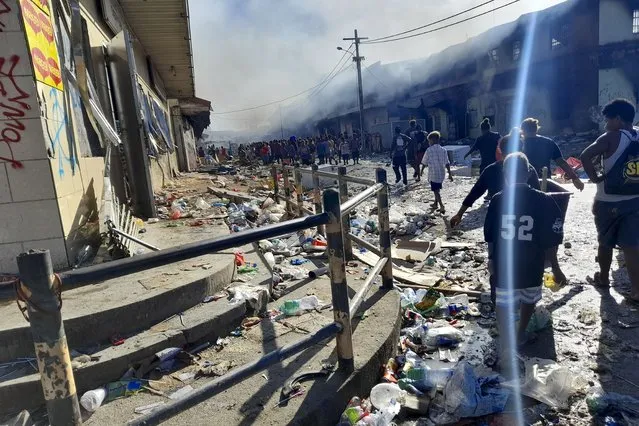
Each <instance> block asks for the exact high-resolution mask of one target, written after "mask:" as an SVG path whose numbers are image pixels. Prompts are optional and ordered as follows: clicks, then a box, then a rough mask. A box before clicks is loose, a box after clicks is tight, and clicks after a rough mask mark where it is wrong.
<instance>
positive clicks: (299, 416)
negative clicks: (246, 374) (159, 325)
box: [85, 265, 401, 426]
mask: <svg viewBox="0 0 639 426" xmlns="http://www.w3.org/2000/svg"><path fill="white" fill-rule="evenodd" d="M361 267H362V265H360V267H358V268H350V267H349V268H348V269H349V270H353V271H354V270H359V271H360V275H351V274H349V275H348V280H349V281H348V284H349V287H350V289H349V294H350V295H351V296H352V295H353V294H355V292H356V291H357V290H358V289H359V288H360V287H361V285H362V284H363V282H364V281H363V280H361V279H360V278H361V269H362V268H361ZM299 284H301V285H298V284H293V285H291V286H289V289H290V290H291V292H290V293H289V294H287V295H285V296H284V297H282V298H281V299H279V300H277V301H275V302H271V303H269V305H268V308H269V309H275V308H278V307H279V306H280V305H281V304H282V303H283V301H285V300H287V299H298V298H301V297H304V296H306V295H308V294H314V295H316V296H317V297H318V298H319V299H320V300H321V301H322V302H325V303H326V302H330V300H331V285H330V281H329V279H328V278H327V277H321V278H318V279H316V280H313V281H310V282H305V283H299ZM364 311H367V313H368V317H367V318H366V319H364V320H363V321H360V320H357V319H356V320H355V321H354V323H355V326H354V332H353V346H354V354H355V372H354V373H352V374H350V375H349V374H343V373H341V372H339V371H337V372H335V373H333V374H331V375H330V376H329V377H327V378H325V379H316V380H314V381H308V382H304V383H303V384H302V385H303V387H304V389H305V390H306V392H305V394H304V395H303V396H301V397H298V398H295V399H293V400H291V401H289V402H288V403H287V404H283V405H282V406H279V407H277V408H276V404H277V403H278V401H279V398H280V391H281V389H282V386H284V384H285V383H286V382H287V381H288V380H291V379H292V378H294V377H297V376H299V375H300V374H302V373H308V372H312V371H317V370H319V369H320V367H321V364H322V361H323V360H330V361H332V362H335V361H336V353H335V339H330V340H328V341H327V343H325V344H318V345H315V346H313V347H311V348H308V349H307V350H305V351H303V352H301V353H299V354H297V355H295V356H293V357H291V358H289V359H286V360H282V361H281V362H280V363H277V364H275V365H273V366H271V367H269V368H268V369H266V370H265V371H264V374H259V373H258V374H256V375H255V376H253V377H250V378H247V379H246V380H243V381H241V382H239V383H237V384H236V385H234V386H232V387H231V388H229V389H227V390H226V391H224V392H222V393H220V394H218V395H216V396H214V397H211V398H208V399H207V400H205V401H203V402H202V403H200V404H198V405H196V406H194V407H192V408H190V409H188V410H185V411H183V412H182V413H180V414H178V415H177V416H176V417H174V418H172V419H169V420H167V421H166V422H165V423H164V424H168V425H187V424H188V425H210V424H216V425H217V424H220V425H226V426H233V425H248V424H255V425H284V424H287V425H304V426H307V425H335V424H336V423H337V421H338V419H339V415H340V413H341V412H342V410H343V409H344V406H345V405H346V403H347V401H348V400H349V399H350V398H351V397H352V396H353V395H360V396H362V397H363V396H366V395H367V394H368V392H369V391H370V389H371V387H372V386H373V385H375V384H376V383H377V382H378V380H379V378H380V367H381V366H382V365H383V364H384V363H385V362H386V361H387V360H388V358H389V357H390V356H392V355H394V354H395V351H396V346H397V341H398V337H399V328H400V324H401V317H400V309H399V293H398V292H397V291H395V290H391V291H384V290H378V289H377V287H376V286H374V288H373V289H371V291H370V292H369V294H368V295H367V297H366V300H365V301H364V302H363V304H362V306H361V307H360V312H364ZM333 315H334V313H333V312H332V310H331V309H325V310H323V311H321V312H315V311H311V312H309V313H305V314H304V315H301V316H298V317H290V318H287V319H286V321H287V322H288V323H289V324H290V325H293V326H295V327H301V328H300V329H299V330H298V331H295V330H294V329H292V328H291V327H290V326H285V325H284V324H282V323H279V322H275V321H270V320H268V319H264V320H262V322H261V323H260V324H258V325H256V326H254V327H252V328H251V329H250V330H248V331H246V332H244V334H243V337H242V338H231V343H230V344H229V345H228V346H226V347H225V348H224V349H223V350H221V351H220V352H217V351H215V350H212V349H207V350H205V351H203V352H202V353H201V354H200V355H201V357H202V359H203V360H207V361H210V362H212V363H214V364H215V363H218V362H222V363H224V362H229V361H230V362H231V363H232V367H231V368H237V367H239V366H241V365H244V364H246V363H248V362H251V361H254V360H256V359H258V358H259V357H260V356H262V355H264V354H266V353H268V352H271V351H274V350H277V349H278V348H281V347H282V346H284V345H288V344H291V343H293V342H296V341H298V340H299V339H300V338H302V337H304V336H305V335H306V334H305V333H306V331H304V330H307V331H308V332H310V333H313V332H315V331H316V330H318V329H319V328H321V327H322V326H324V325H326V324H329V323H331V322H333V321H334V319H333ZM233 366H234V367H233ZM195 370H197V367H196V366H187V367H184V368H183V369H182V370H178V371H177V372H176V373H175V374H180V373H187V372H193V371H195ZM232 371H233V369H231V370H230V372H232ZM175 374H174V375H175ZM162 380H163V381H164V380H168V381H170V379H169V378H168V376H167V377H165V378H163V379H162ZM211 380H214V379H213V378H202V379H198V380H193V381H190V382H189V383H188V384H189V385H191V386H192V387H193V388H196V389H197V388H200V387H202V386H203V385H204V384H206V383H209V382H210V381H211ZM170 385H172V386H171V387H169V388H167V389H166V390H165V393H166V394H170V393H172V392H173V391H175V390H177V389H179V388H181V387H183V386H185V384H184V383H178V381H177V380H175V381H173V382H171V383H170ZM158 402H163V403H165V404H168V403H170V402H171V401H170V400H168V399H167V398H166V397H162V396H157V395H153V394H150V393H146V392H142V393H139V394H136V395H134V396H131V397H129V398H122V399H118V400H115V401H112V402H110V403H108V404H105V405H103V406H102V407H100V409H98V410H97V411H96V412H95V413H94V414H93V415H92V416H91V417H90V418H89V419H86V421H85V424H86V425H104V424H114V425H115V424H126V423H127V422H128V421H130V420H132V419H133V418H135V417H137V415H136V414H134V411H135V408H136V407H140V406H143V405H147V404H152V403H158Z"/></svg>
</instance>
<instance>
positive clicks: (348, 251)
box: [16, 166, 393, 426]
mask: <svg viewBox="0 0 639 426" xmlns="http://www.w3.org/2000/svg"><path fill="white" fill-rule="evenodd" d="M281 169H282V171H283V177H284V191H285V194H286V197H285V199H284V201H285V202H286V204H287V211H288V212H289V213H290V214H291V215H295V214H296V215H297V216H299V217H297V218H294V219H291V220H288V221H286V222H283V223H278V224H273V225H268V226H264V227H260V228H254V229H250V230H246V231H243V232H240V233H236V234H231V235H228V236H224V237H220V238H215V239H209V240H204V241H198V242H194V243H190V244H186V245H182V246H179V247H173V248H169V249H164V250H158V251H154V252H150V253H145V254H142V255H139V256H135V257H131V258H126V259H120V260H115V261H112V262H108V263H103V264H99V265H94V266H89V267H85V268H81V269H75V270H71V271H67V272H62V273H60V274H54V273H53V269H52V264H51V257H50V254H49V251H48V250H31V251H29V252H27V253H22V254H20V255H19V256H18V257H17V262H18V269H19V273H20V281H19V283H18V284H17V288H16V289H17V294H18V298H19V300H21V301H23V302H24V303H25V304H26V308H25V310H26V312H27V313H28V315H29V320H30V325H31V330H32V334H33V338H34V343H35V348H36V356H37V358H38V366H39V371H40V378H41V382H42V388H43V390H44V398H45V402H46V406H47V411H48V413H49V421H50V422H51V424H52V425H54V426H55V425H61V424H65V425H66V424H81V416H80V410H79V405H78V398H77V394H76V388H75V380H74V377H73V371H72V369H71V359H70V355H69V348H68V345H67V342H66V337H65V333H64V327H63V322H62V315H61V312H60V309H61V306H62V289H63V288H68V287H74V286H81V285H86V284H91V283H97V282H100V281H103V280H106V279H111V278H117V277H122V276H125V275H128V274H132V273H136V272H140V271H144V270H147V269H150V268H155V267H159V266H163V265H168V264H171V263H175V262H178V261H181V260H186V259H190V258H194V257H197V256H202V255H205V254H210V253H215V252H219V251H222V250H226V249H229V248H232V247H237V246H242V245H245V244H250V243H255V242H257V241H259V240H263V239H269V238H275V237H278V236H281V235H285V234H289V233H292V232H297V231H301V230H304V229H308V228H312V227H318V229H319V228H321V227H323V226H326V230H325V235H326V239H327V242H328V247H327V255H328V262H329V273H330V280H331V295H332V304H333V312H334V322H333V323H331V324H329V325H327V326H325V327H322V328H321V329H319V330H318V331H316V332H315V333H313V334H310V335H308V336H306V337H304V338H303V339H301V340H299V341H298V342H296V343H294V344H291V345H288V346H285V347H282V348H280V349H277V350H275V351H273V352H270V353H268V354H266V355H264V356H263V357H261V358H260V359H258V360H256V361H254V362H251V363H249V364H246V365H243V366H241V367H239V368H237V369H235V370H233V371H232V372H230V373H229V374H226V375H224V376H222V377H220V378H218V379H216V380H213V381H211V382H209V383H207V384H205V385H204V386H202V387H201V388H199V389H197V390H196V391H194V392H192V393H191V394H189V395H187V396H186V397H185V398H183V399H180V400H177V401H172V402H171V403H169V404H166V405H163V406H162V407H160V408H158V409H157V410H155V411H153V412H152V413H150V414H147V415H145V416H142V417H140V418H138V419H136V420H134V421H132V422H131V424H135V425H142V424H145V425H146V424H158V423H160V422H162V421H163V420H166V419H168V418H170V417H172V416H174V415H175V414H177V413H179V412H181V411H183V410H186V409H188V408H189V407H192V406H194V405H196V404H198V403H200V402H202V401H204V400H206V399H207V398H210V397H212V396H214V395H216V394H218V393H220V392H222V391H224V390H225V389H228V388H229V387H231V386H233V385H234V384H236V383H238V382H239V381H241V380H243V379H245V378H247V377H250V376H252V375H254V374H256V373H258V372H259V371H262V370H264V369H265V368H267V367H269V366H271V365H273V364H275V363H277V362H280V361H282V360H284V359H286V358H288V357H290V356H292V355H295V354H297V353H299V352H301V351H303V350H305V349H307V348H309V347H310V346H313V345H315V344H318V343H320V342H323V341H325V340H327V339H329V338H331V337H333V336H335V337H336V346H337V357H338V365H339V367H340V368H341V369H343V370H345V371H347V372H351V371H353V369H354V360H353V339H352V326H351V318H352V316H353V315H354V314H355V313H356V312H357V309H358V308H359V307H360V305H361V303H362V302H363V300H364V299H365V296H366V294H367V293H368V291H369V290H370V288H371V287H372V285H373V283H374V282H375V279H376V278H377V276H381V278H382V284H383V288H384V289H386V290H387V289H392V288H393V272H392V262H391V257H390V256H391V250H390V229H389V217H388V213H389V212H388V206H389V199H388V194H389V193H388V185H387V181H386V171H385V170H383V169H378V170H377V171H376V180H375V181H372V180H368V179H363V178H355V177H351V176H346V168H345V167H340V168H339V171H338V173H337V174H334V173H326V172H320V171H318V170H317V166H314V167H313V168H312V169H311V170H308V171H303V170H302V169H300V168H290V167H287V166H284V167H282V168H281ZM291 169H292V170H293V172H294V179H295V193H296V197H295V201H293V200H292V192H291V182H290V180H289V178H290V177H289V173H288V172H289V171H290V170H291ZM305 172H310V173H312V174H313V182H314V198H313V204H314V208H315V212H313V211H311V210H310V209H307V208H305V207H304V206H303V193H302V186H301V180H302V179H301V174H302V173H305ZM320 176H322V177H329V178H335V179H336V180H337V181H338V182H339V183H340V187H339V189H340V191H339V193H338V192H337V191H335V190H334V189H328V190H326V191H324V193H323V196H322V195H320V189H319V177H320ZM273 177H274V179H273V180H274V182H275V187H274V191H275V198H276V200H278V201H279V199H281V197H279V187H278V176H277V168H275V167H274V168H273ZM347 182H355V183H360V184H361V183H363V184H365V185H370V188H368V189H367V190H365V191H363V192H361V193H360V194H358V195H357V196H355V197H353V198H352V199H350V200H348V194H347V186H346V184H347ZM372 196H376V197H377V207H378V218H379V234H380V239H379V240H380V249H377V248H376V247H375V246H373V245H372V244H370V243H368V242H366V241H364V240H361V239H359V238H358V237H355V236H353V235H351V234H350V232H349V228H350V226H348V225H349V224H350V223H349V213H350V212H351V211H352V210H353V209H354V208H356V207H357V206H358V205H360V204H361V203H363V202H364V201H366V200H367V199H368V198H370V197H372ZM320 200H322V201H323V202H321V201H320ZM304 214H308V216H304ZM351 240H353V241H355V242H356V243H357V244H359V245H361V246H363V247H367V248H369V249H371V250H372V251H374V252H376V253H378V254H379V255H380V260H379V261H378V262H377V264H376V265H375V266H374V267H373V268H371V270H370V272H369V275H368V277H367V278H366V280H365V281H364V284H363V286H362V288H360V289H359V291H358V292H357V293H356V294H355V296H354V297H353V298H352V300H349V297H348V283H347V280H346V260H347V259H349V258H350V256H352V248H351ZM360 240H361V241H360ZM373 249H374V250H373Z"/></svg>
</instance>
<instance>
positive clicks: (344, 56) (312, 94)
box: [310, 43, 353, 96]
mask: <svg viewBox="0 0 639 426" xmlns="http://www.w3.org/2000/svg"><path fill="white" fill-rule="evenodd" d="M352 45H353V43H351V45H350V46H348V48H346V50H345V51H344V54H343V55H342V57H341V58H340V59H339V61H337V63H336V64H335V66H334V67H333V69H332V70H331V72H329V73H328V75H327V76H326V78H325V79H324V80H322V81H321V82H320V85H322V84H323V83H325V82H326V81H327V80H329V79H332V78H333V77H335V76H332V77H331V75H332V74H333V73H334V72H335V70H336V69H337V67H339V66H340V64H341V63H342V61H343V60H344V58H346V55H348V54H349V51H348V49H350V48H351V46H352ZM346 62H348V59H347V60H346ZM341 70H342V68H340V71H341ZM340 71H338V72H337V74H339V73H340ZM337 74H335V75H337ZM318 90H322V89H318ZM314 94H315V92H313V93H311V94H310V96H314Z"/></svg>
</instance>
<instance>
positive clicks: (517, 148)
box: [450, 130, 539, 228]
mask: <svg viewBox="0 0 639 426" xmlns="http://www.w3.org/2000/svg"><path fill="white" fill-rule="evenodd" d="M516 131H517V132H518V131H519V130H516ZM499 149H500V150H501V152H502V153H503V155H508V154H512V153H515V152H521V149H522V143H521V138H519V137H515V135H514V134H512V133H511V134H508V135H506V136H504V137H503V138H501V140H500V141H499ZM503 164H504V162H503V160H500V161H495V162H494V163H493V164H491V165H489V166H488V167H486V168H485V169H484V171H483V172H482V173H481V175H479V179H477V182H475V185H473V187H472V189H471V190H470V192H469V193H468V195H467V196H466V198H465V199H464V201H463V202H462V205H461V207H460V208H459V211H458V212H457V214H456V215H455V216H453V217H452V218H451V219H450V226H451V227H452V228H454V227H456V226H457V225H459V224H460V223H461V220H462V217H463V216H464V213H466V210H468V209H469V208H471V207H472V206H473V204H474V203H475V201H477V200H478V199H479V197H481V196H482V195H484V193H485V192H486V191H488V196H487V198H488V199H490V198H492V196H493V195H495V194H496V193H498V192H499V191H501V190H502V189H503V188H504V172H503ZM527 183H528V185H530V187H531V188H534V189H539V176H538V175H537V172H536V171H535V169H534V168H533V167H532V166H529V167H528V180H527Z"/></svg>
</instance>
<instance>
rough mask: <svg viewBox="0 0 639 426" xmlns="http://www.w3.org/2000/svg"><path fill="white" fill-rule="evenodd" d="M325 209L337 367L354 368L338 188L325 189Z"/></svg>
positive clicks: (350, 369)
mask: <svg viewBox="0 0 639 426" xmlns="http://www.w3.org/2000/svg"><path fill="white" fill-rule="evenodd" d="M324 211H325V212H327V213H328V216H329V222H328V224H327V225H326V240H327V242H328V249H327V252H328V267H329V271H330V275H331V294H332V297H333V314H334V317H335V322H337V323H339V324H341V326H342V331H341V332H340V333H339V334H338V335H337V338H336V340H337V358H338V360H339V367H340V368H342V369H344V370H345V371H353V369H354V361H353V331H352V329H351V318H350V309H349V298H348V284H347V283H346V261H345V259H344V241H345V240H346V238H344V235H343V230H342V225H341V220H340V218H341V208H340V198H339V194H338V193H337V191H335V190H334V189H329V190H326V191H324Z"/></svg>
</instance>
